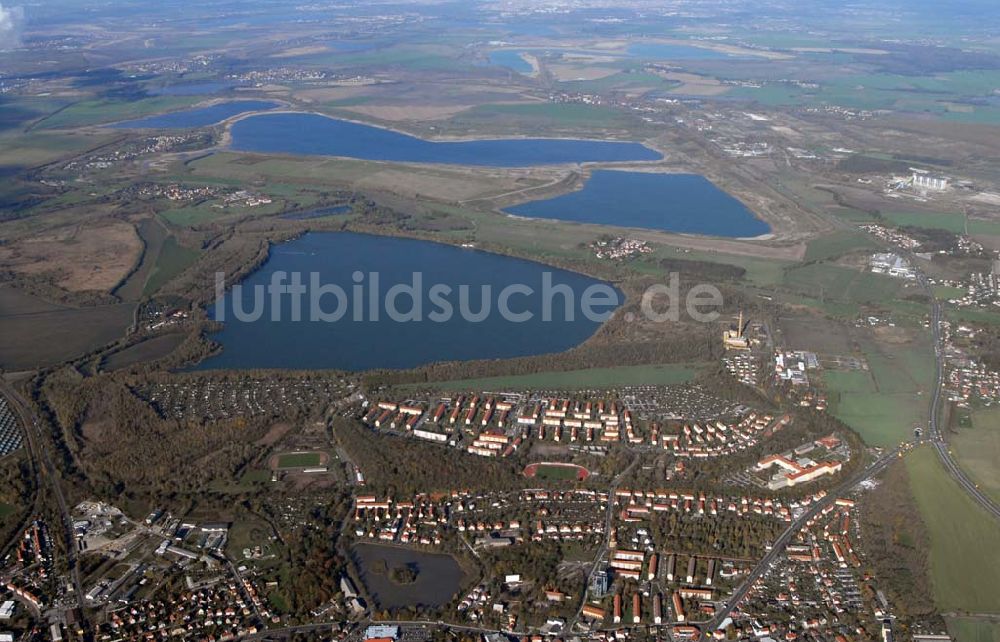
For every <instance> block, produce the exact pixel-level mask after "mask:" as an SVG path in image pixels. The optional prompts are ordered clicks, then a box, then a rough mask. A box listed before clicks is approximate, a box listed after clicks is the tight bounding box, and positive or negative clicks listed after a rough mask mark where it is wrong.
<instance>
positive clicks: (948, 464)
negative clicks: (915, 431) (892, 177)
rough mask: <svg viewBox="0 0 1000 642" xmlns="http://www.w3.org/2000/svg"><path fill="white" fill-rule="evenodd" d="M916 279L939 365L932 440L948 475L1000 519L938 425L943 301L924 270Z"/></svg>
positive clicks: (933, 399)
mask: <svg viewBox="0 0 1000 642" xmlns="http://www.w3.org/2000/svg"><path fill="white" fill-rule="evenodd" d="M917 279H918V280H919V281H920V285H921V286H923V288H924V291H925V292H927V295H928V296H929V297H930V299H931V336H932V337H933V338H934V360H935V364H936V371H935V374H934V390H933V392H932V396H931V414H930V419H929V421H928V422H927V424H928V425H927V427H928V429H929V432H930V439H931V443H932V444H934V450H935V451H937V454H938V458H939V459H940V460H941V463H942V464H944V467H945V469H946V470H947V471H948V474H949V475H951V477H952V478H953V479H954V480H955V481H956V482H957V483H958V485H959V486H961V487H962V490H964V491H965V492H966V493H968V494H969V496H970V497H972V499H974V500H975V501H976V503H978V504H979V505H980V506H982V507H983V508H984V509H985V510H986V512H988V513H990V514H991V515H992V516H993V517H995V518H996V519H1000V506H998V505H997V503H996V502H994V501H993V500H992V499H990V498H989V497H987V496H986V495H985V494H984V493H983V492H982V491H981V490H979V487H978V486H977V485H976V484H975V483H974V482H973V481H972V480H971V479H969V477H968V475H966V474H965V471H963V470H962V469H961V468H960V467H959V465H958V464H957V463H956V462H955V459H954V458H953V457H952V456H951V451H950V450H949V449H948V442H947V441H945V438H944V434H943V433H942V432H941V428H940V426H939V425H938V416H939V415H940V414H941V410H940V408H941V390H942V387H943V384H944V342H943V341H942V340H941V303H940V302H939V301H938V300H937V297H935V296H934V291H933V290H932V289H931V286H930V283H928V282H927V277H926V276H924V275H923V273H918V277H917Z"/></svg>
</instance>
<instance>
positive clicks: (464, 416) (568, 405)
mask: <svg viewBox="0 0 1000 642" xmlns="http://www.w3.org/2000/svg"><path fill="white" fill-rule="evenodd" d="M630 407H631V404H630V403H629V401H628V400H627V399H605V398H596V399H595V398H588V397H582V398H549V399H537V398H534V397H528V396H524V395H519V394H499V395H488V394H483V395H469V396H466V395H458V396H455V397H446V398H441V399H439V400H435V401H433V402H428V401H426V400H419V401H418V400H405V401H402V402H397V401H377V402H375V403H373V404H371V405H370V406H368V407H367V411H366V412H365V413H364V415H363V417H362V420H363V421H364V423H365V424H366V425H368V426H371V427H372V428H375V429H377V430H388V431H394V432H397V433H403V434H408V435H412V436H413V437H415V438H418V439H425V440H429V441H434V442H439V443H442V444H445V443H446V444H448V445H450V446H452V447H456V448H462V449H464V450H466V451H467V452H469V453H472V454H475V455H481V456H484V457H509V456H510V455H512V454H513V453H514V452H516V451H517V450H518V449H519V448H522V447H523V446H524V444H525V443H526V442H527V441H529V440H532V439H533V440H537V441H539V442H542V441H551V442H556V443H567V444H593V445H595V446H598V447H600V446H602V445H603V446H607V445H610V444H618V443H624V444H626V445H628V446H632V447H651V448H662V449H664V450H667V451H669V452H671V453H672V454H674V455H675V456H677V457H692V458H708V457H719V456H723V455H728V454H732V453H736V452H740V451H743V450H746V449H747V448H750V447H752V446H754V445H756V444H757V443H758V442H759V440H760V438H761V437H766V436H769V435H770V434H772V433H774V432H775V431H777V430H780V429H781V428H782V427H784V426H786V425H787V424H788V423H789V422H790V421H791V417H790V416H782V417H774V416H772V415H768V414H763V413H758V412H755V411H749V410H748V411H745V412H743V413H741V414H738V415H735V416H732V418H729V419H726V418H722V419H715V420H708V421H692V422H672V423H674V424H676V425H668V424H667V423H664V422H659V421H648V420H641V421H640V420H639V419H637V416H638V414H639V413H638V412H633V411H632V410H631V409H630ZM595 452H597V451H595Z"/></svg>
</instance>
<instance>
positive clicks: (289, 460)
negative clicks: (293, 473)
mask: <svg viewBox="0 0 1000 642" xmlns="http://www.w3.org/2000/svg"><path fill="white" fill-rule="evenodd" d="M322 463H323V456H322V455H321V454H320V453H286V454H284V455H278V468H314V467H316V466H319V465H321V464H322Z"/></svg>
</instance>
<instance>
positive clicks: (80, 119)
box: [37, 96, 205, 129]
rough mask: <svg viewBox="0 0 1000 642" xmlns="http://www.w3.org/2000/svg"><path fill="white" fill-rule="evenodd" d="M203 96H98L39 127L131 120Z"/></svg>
mask: <svg viewBox="0 0 1000 642" xmlns="http://www.w3.org/2000/svg"><path fill="white" fill-rule="evenodd" d="M204 99H205V97H204V96H156V97H153V98H143V99H142V100H124V99H123V100H115V99H96V100H82V101H80V102H78V103H74V104H72V105H70V106H68V107H66V109H63V110H62V111H59V112H56V113H54V114H52V115H51V116H49V117H48V118H45V119H43V120H42V121H40V122H39V123H38V125H37V127H38V128H40V129H64V128H69V127H84V126H87V125H99V124H101V123H113V122H118V121H120V120H132V119H133V118H142V117H143V116H152V115H153V114H159V113H163V112H168V111H176V110H180V109H184V108H185V107H190V106H191V105H194V104H195V103H198V102H200V101H202V100H204Z"/></svg>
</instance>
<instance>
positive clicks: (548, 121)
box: [452, 102, 635, 130]
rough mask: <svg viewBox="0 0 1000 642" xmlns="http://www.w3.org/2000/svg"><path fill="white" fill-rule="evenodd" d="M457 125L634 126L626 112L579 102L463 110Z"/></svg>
mask: <svg viewBox="0 0 1000 642" xmlns="http://www.w3.org/2000/svg"><path fill="white" fill-rule="evenodd" d="M452 123H453V124H454V125H455V126H464V127H474V128H482V127H483V125H489V129H491V130H496V129H497V126H498V124H499V125H508V126H520V127H532V126H534V127H543V126H544V127H549V126H555V127H558V128H560V129H564V130H565V129H570V128H574V127H575V128H582V129H586V130H599V129H603V128H609V127H615V128H628V127H630V126H631V125H634V124H635V121H634V119H633V118H632V117H631V116H629V115H628V114H626V113H623V112H621V111H619V110H617V109H612V108H610V107H598V106H593V105H582V104H576V103H548V102H546V103H529V104H517V105H502V104H490V105H479V106H477V107H473V108H472V109H469V110H467V111H464V112H462V113H460V114H458V115H456V116H455V117H454V118H452Z"/></svg>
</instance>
